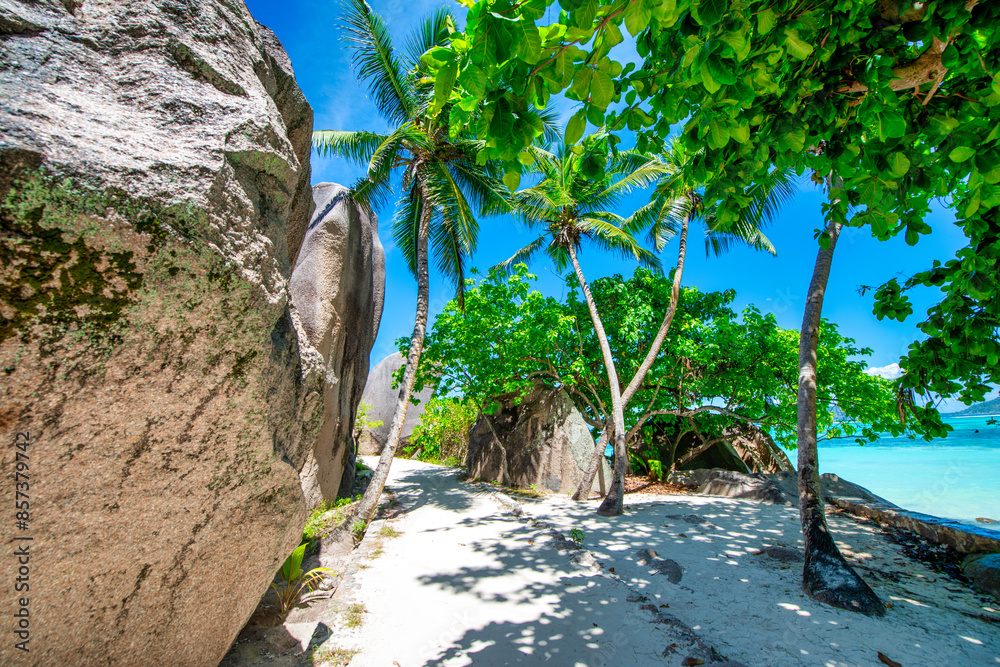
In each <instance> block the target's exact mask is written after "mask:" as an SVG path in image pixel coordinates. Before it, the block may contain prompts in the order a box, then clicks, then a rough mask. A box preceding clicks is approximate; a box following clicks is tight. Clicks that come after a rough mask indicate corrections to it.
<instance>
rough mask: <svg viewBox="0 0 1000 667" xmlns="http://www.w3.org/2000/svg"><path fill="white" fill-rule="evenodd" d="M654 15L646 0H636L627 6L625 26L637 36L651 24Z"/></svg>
mask: <svg viewBox="0 0 1000 667" xmlns="http://www.w3.org/2000/svg"><path fill="white" fill-rule="evenodd" d="M652 15H653V13H652V12H651V11H650V10H649V7H647V6H646V3H645V2H644V0H634V1H633V2H630V3H629V5H628V7H626V8H625V27H626V28H628V31H629V33H630V34H631V35H632V36H633V37H635V36H636V35H638V34H639V33H640V32H641V31H643V30H645V28H646V26H648V25H649V19H650V18H651V17H652Z"/></svg>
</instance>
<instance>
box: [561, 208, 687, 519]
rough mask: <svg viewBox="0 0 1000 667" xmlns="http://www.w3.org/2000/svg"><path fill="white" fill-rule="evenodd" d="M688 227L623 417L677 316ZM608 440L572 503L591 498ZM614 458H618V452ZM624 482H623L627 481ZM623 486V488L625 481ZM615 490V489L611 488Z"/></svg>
mask: <svg viewBox="0 0 1000 667" xmlns="http://www.w3.org/2000/svg"><path fill="white" fill-rule="evenodd" d="M688 196H689V197H690V196H691V194H690V193H688ZM689 223H690V216H685V217H684V221H683V222H682V223H681V242H680V248H679V249H678V251H677V269H676V270H675V271H674V282H673V285H672V286H671V288H670V305H669V306H668V307H667V312H666V314H665V315H664V316H663V322H662V323H661V324H660V329H659V331H657V332H656V337H655V338H654V339H653V343H652V345H650V347H649V352H647V353H646V358H645V359H643V360H642V363H641V364H640V365H639V368H638V370H636V372H635V375H634V376H633V377H632V381H631V382H629V383H628V386H627V387H626V388H625V392H624V393H623V394H622V412H623V413H624V410H625V408H626V407H628V404H629V401H631V400H632V397H633V396H635V393H636V392H637V391H638V390H639V387H641V386H642V383H643V381H644V380H645V379H646V374H647V373H648V372H649V369H650V368H652V367H653V363H654V362H655V361H656V356H657V355H658V354H659V353H660V348H661V347H662V346H663V341H664V339H665V338H666V337H667V332H669V331H670V325H671V324H672V323H673V321H674V314H675V313H676V312H677V305H678V304H679V303H680V300H681V277H682V276H683V275H684V258H685V257H686V256H687V234H688V226H689ZM623 422H624V419H623ZM607 437H608V436H607V428H605V429H604V432H603V433H601V439H600V440H598V442H597V446H596V447H594V453H593V454H591V456H590V463H589V465H588V466H587V470H586V472H585V473H584V475H583V479H582V480H580V485H579V486H578V487H577V489H576V492H575V493H573V500H587V499H589V498H590V490H591V489H592V488H593V487H594V477H595V476H596V475H597V469H598V468H599V467H600V465H601V456H602V455H603V454H604V448H605V446H606V445H607ZM626 444H627V441H626ZM615 456H616V457H617V452H616V454H615ZM617 468H618V466H617V458H616V465H615V469H616V470H617ZM612 479H613V478H612ZM622 479H623V480H624V477H623V478H622ZM622 483H623V485H624V481H623V482H622ZM612 488H614V487H613V486H612ZM623 488H624V486H623Z"/></svg>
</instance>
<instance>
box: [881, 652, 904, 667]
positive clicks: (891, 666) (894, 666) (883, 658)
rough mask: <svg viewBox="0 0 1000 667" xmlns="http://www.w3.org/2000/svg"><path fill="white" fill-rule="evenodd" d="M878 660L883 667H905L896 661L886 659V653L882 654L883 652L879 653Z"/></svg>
mask: <svg viewBox="0 0 1000 667" xmlns="http://www.w3.org/2000/svg"><path fill="white" fill-rule="evenodd" d="M878 659H879V662H881V663H882V664H883V665H889V667H903V666H902V665H901V664H899V663H898V662H896V661H895V660H893V659H891V658H888V657H886V655H885V653H882V651H879V652H878Z"/></svg>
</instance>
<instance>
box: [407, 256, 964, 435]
mask: <svg viewBox="0 0 1000 667" xmlns="http://www.w3.org/2000/svg"><path fill="white" fill-rule="evenodd" d="M532 279H533V277H532V276H531V275H530V274H528V272H527V269H526V267H524V265H519V266H518V267H517V268H516V270H515V271H514V273H513V275H511V276H510V278H509V279H505V278H504V277H503V276H502V275H501V274H499V273H497V272H491V273H490V274H489V275H488V276H486V277H485V278H483V279H481V280H479V281H470V284H469V287H468V288H467V290H466V299H465V309H464V312H463V311H461V310H460V309H459V308H458V305H457V303H456V302H452V303H450V304H449V305H448V306H446V307H445V309H444V312H443V313H442V314H441V315H440V316H438V318H437V320H436V321H435V323H434V327H433V329H432V331H431V332H430V333H429V334H428V336H427V340H426V348H425V352H424V357H423V359H422V363H421V367H420V371H419V373H418V383H422V382H428V381H430V380H431V379H432V378H433V379H434V380H435V381H438V382H439V384H438V392H441V393H453V392H460V393H462V394H464V395H465V396H466V397H467V398H469V399H471V400H473V401H475V402H479V403H482V404H483V405H484V407H485V409H486V410H490V409H491V408H492V407H493V404H492V403H491V401H492V399H493V398H494V397H496V396H498V395H501V394H513V395H521V396H523V395H524V394H526V393H527V392H528V391H529V389H530V387H531V385H532V382H534V381H536V380H541V381H543V382H545V383H546V384H548V385H550V386H561V387H565V389H566V390H567V391H568V392H569V393H570V395H571V396H572V397H573V399H574V402H575V403H576V404H577V406H578V407H579V408H580V410H581V412H582V413H583V415H584V417H585V418H586V420H587V421H588V423H589V424H591V426H592V427H594V429H595V430H599V429H601V428H603V426H604V424H605V423H606V422H607V421H609V420H610V399H609V391H608V386H607V376H606V374H605V373H604V369H603V364H602V358H601V352H600V350H599V347H598V342H597V339H596V335H595V332H594V329H593V326H592V325H591V323H590V318H589V315H588V313H587V307H586V305H585V304H584V303H583V302H582V301H581V299H580V297H579V296H578V293H577V292H576V291H575V289H574V283H573V281H572V280H568V281H567V285H568V286H569V288H570V292H569V297H568V299H567V301H566V302H565V303H560V302H558V301H557V300H555V299H553V298H545V297H543V296H542V295H541V294H540V293H538V292H536V291H534V290H532V289H531V281H532ZM670 287H671V285H670V281H669V280H668V278H667V277H665V276H663V275H659V274H655V273H653V272H650V271H647V270H644V269H639V270H637V271H636V272H635V275H634V276H633V277H632V278H629V279H627V280H626V279H624V278H622V277H621V276H613V277H609V278H600V279H598V280H595V281H594V282H593V283H592V285H591V290H592V292H593V295H594V299H595V301H596V302H597V305H598V308H600V310H601V312H602V313H603V314H604V320H605V322H606V325H605V326H606V332H607V336H608V341H609V344H610V346H611V349H612V353H613V354H614V357H615V359H616V360H617V364H618V366H619V368H620V369H621V373H622V376H623V377H630V376H631V374H633V373H634V371H635V369H636V368H637V367H638V365H639V363H641V361H642V359H643V357H644V355H645V353H646V350H647V349H648V347H649V341H650V340H651V339H652V337H653V336H654V335H655V333H656V330H657V328H658V327H659V324H660V319H661V317H662V313H663V311H664V310H665V309H666V306H667V303H668V301H669V299H670ZM734 296H735V294H734V293H733V292H731V291H729V292H709V293H702V292H699V291H698V290H697V289H695V288H692V287H688V288H684V290H683V295H682V298H681V306H680V308H679V309H678V312H677V315H676V316H675V321H674V325H673V327H672V329H671V331H670V333H669V334H668V336H667V339H666V341H665V342H664V345H663V348H662V351H661V353H660V354H659V355H658V357H657V359H656V362H655V363H654V365H653V367H652V368H651V369H650V371H649V373H648V375H647V377H646V379H645V381H644V383H643V384H642V386H641V387H640V389H639V391H638V392H637V393H636V395H635V398H634V399H633V400H632V401H631V403H630V404H629V406H628V407H627V408H626V427H627V428H628V429H629V433H628V436H629V441H630V444H631V445H632V446H638V445H639V443H640V441H641V438H640V437H639V433H640V430H641V428H642V425H643V424H644V423H645V422H646V420H648V419H651V418H656V417H661V416H672V417H676V418H681V419H683V420H685V421H686V422H688V423H689V424H690V426H691V427H692V428H695V429H701V428H704V429H706V431H709V430H712V429H713V428H715V427H714V426H712V425H713V424H715V425H719V424H724V423H734V422H745V423H753V424H755V425H758V426H760V427H761V428H763V429H764V430H766V431H769V432H770V433H771V435H772V436H773V437H774V438H775V441H776V442H778V443H780V444H782V445H783V446H785V447H786V448H789V449H791V448H794V447H795V426H796V391H797V380H798V363H797V350H798V332H796V331H789V330H786V329H782V328H781V327H779V326H778V325H777V323H776V321H775V319H774V317H773V316H771V315H764V314H762V313H760V312H759V311H758V310H757V309H755V308H753V307H750V308H747V309H746V310H744V311H743V313H742V314H741V315H740V316H737V314H736V313H735V312H734V311H733V310H732V309H731V308H730V307H729V304H730V303H731V302H732V300H733V298H734ZM406 342H407V341H406V340H405V339H401V340H400V341H399V343H400V345H401V347H402V346H405V344H406ZM870 353H871V351H870V350H868V349H864V348H859V347H857V346H856V345H855V343H854V341H853V340H851V339H850V338H845V337H843V336H841V335H840V334H839V333H838V331H837V328H836V326H835V325H833V324H832V323H830V322H824V324H823V327H822V331H821V336H820V355H819V358H820V366H819V378H820V391H819V397H818V400H819V405H820V410H819V415H818V418H819V425H820V432H821V437H823V438H837V437H854V438H856V439H857V440H858V441H859V442H866V441H874V440H875V439H877V437H878V436H879V434H880V433H891V434H893V435H902V434H909V435H911V436H913V435H924V434H926V435H942V434H943V433H944V432H945V429H946V427H945V426H944V425H943V424H942V423H941V422H940V418H939V416H938V414H937V412H936V411H935V410H933V409H932V408H922V407H918V406H909V407H908V408H907V409H908V410H910V411H912V412H911V413H910V415H909V416H910V418H909V419H906V420H905V422H904V421H902V420H901V419H900V412H899V409H898V405H897V400H896V398H897V395H896V391H897V388H896V386H895V384H894V383H893V382H891V381H889V380H885V379H883V378H880V377H877V376H871V375H868V374H866V373H865V372H864V369H865V367H866V366H865V364H864V362H863V361H859V360H858V358H859V357H863V356H865V355H867V354H870ZM720 416H721V417H724V418H725V419H724V420H723V421H720V420H719V417H720Z"/></svg>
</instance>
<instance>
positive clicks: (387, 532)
mask: <svg viewBox="0 0 1000 667" xmlns="http://www.w3.org/2000/svg"><path fill="white" fill-rule="evenodd" d="M378 534H379V535H381V536H382V537H399V536H400V535H402V533H401V532H399V531H398V530H396V529H395V528H393V527H392V526H390V525H389V524H386V525H384V526H382V530H380V531H378Z"/></svg>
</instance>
